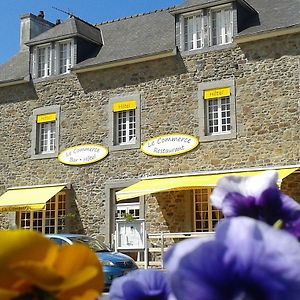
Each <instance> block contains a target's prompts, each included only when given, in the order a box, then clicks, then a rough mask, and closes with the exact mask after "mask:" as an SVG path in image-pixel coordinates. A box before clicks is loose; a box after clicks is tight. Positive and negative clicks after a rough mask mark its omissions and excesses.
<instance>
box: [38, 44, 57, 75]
mask: <svg viewBox="0 0 300 300" xmlns="http://www.w3.org/2000/svg"><path fill="white" fill-rule="evenodd" d="M41 49H48V51H47V52H45V62H44V75H43V76H39V57H40V55H39V51H40V50H41ZM46 57H47V58H48V59H47V62H48V64H47V63H46ZM47 69H48V70H49V74H46V75H45V73H46V70H47ZM47 73H48V72H47ZM53 73H54V72H53V50H52V44H51V43H47V44H43V45H39V46H36V47H34V49H33V74H34V78H37V79H42V78H48V77H50V76H52V75H53Z"/></svg>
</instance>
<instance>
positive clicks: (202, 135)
mask: <svg viewBox="0 0 300 300" xmlns="http://www.w3.org/2000/svg"><path fill="white" fill-rule="evenodd" d="M198 88H199V89H198V98H199V105H198V112H199V139H200V140H201V141H202V142H209V141H217V140H230V139H235V138H236V137H237V128H236V127H237V124H236V103H235V79H234V78H228V79H222V80H217V81H209V82H201V83H199V84H198ZM220 88H229V89H230V95H229V105H230V131H229V130H227V131H222V130H219V132H215V133H213V134H211V133H210V132H209V131H208V118H207V102H208V101H212V100H214V99H212V100H210V99H204V94H205V91H206V90H211V89H220ZM215 99H222V97H220V98H215ZM219 115H220V118H222V113H219V111H218V118H219ZM225 117H226V118H228V116H225ZM219 124H222V120H220V121H219V119H218V125H219Z"/></svg>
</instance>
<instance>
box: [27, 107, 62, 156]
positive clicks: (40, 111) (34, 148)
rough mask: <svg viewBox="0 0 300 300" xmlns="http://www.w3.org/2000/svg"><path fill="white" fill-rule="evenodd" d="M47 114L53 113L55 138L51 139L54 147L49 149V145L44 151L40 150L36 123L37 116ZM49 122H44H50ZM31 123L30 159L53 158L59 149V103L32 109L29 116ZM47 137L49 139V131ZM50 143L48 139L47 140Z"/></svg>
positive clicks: (38, 128) (38, 125)
mask: <svg viewBox="0 0 300 300" xmlns="http://www.w3.org/2000/svg"><path fill="white" fill-rule="evenodd" d="M47 114H55V116H56V118H55V121H54V120H53V121H51V122H55V124H54V126H55V130H54V131H55V138H54V139H53V143H54V144H53V145H54V147H53V148H52V149H50V148H49V147H48V148H47V149H46V151H41V140H40V137H41V132H40V130H41V129H40V128H41V126H40V124H42V123H38V116H40V115H47ZM51 122H50V120H49V122H45V123H51ZM31 123H32V131H31V149H30V152H31V158H32V159H44V158H55V157H57V156H58V151H59V124H60V106H59V105H51V106H44V107H39V108H36V109H34V110H33V113H32V116H31ZM48 137H49V139H50V132H49V133H48ZM48 141H49V143H50V140H48Z"/></svg>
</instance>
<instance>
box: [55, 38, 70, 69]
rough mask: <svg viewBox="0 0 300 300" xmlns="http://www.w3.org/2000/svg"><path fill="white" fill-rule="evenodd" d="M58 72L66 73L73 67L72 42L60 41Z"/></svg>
mask: <svg viewBox="0 0 300 300" xmlns="http://www.w3.org/2000/svg"><path fill="white" fill-rule="evenodd" d="M57 51H58V53H57V56H58V73H59V74H65V73H69V72H70V68H71V67H72V42H71V41H67V42H62V43H58V49H57Z"/></svg>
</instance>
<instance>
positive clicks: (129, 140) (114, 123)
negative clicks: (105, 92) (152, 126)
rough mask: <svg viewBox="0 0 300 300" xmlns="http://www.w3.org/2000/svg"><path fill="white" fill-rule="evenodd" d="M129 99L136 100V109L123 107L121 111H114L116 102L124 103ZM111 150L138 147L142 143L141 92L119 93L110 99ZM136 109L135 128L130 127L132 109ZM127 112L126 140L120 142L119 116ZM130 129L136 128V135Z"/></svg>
mask: <svg viewBox="0 0 300 300" xmlns="http://www.w3.org/2000/svg"><path fill="white" fill-rule="evenodd" d="M128 101H135V104H136V108H135V109H123V110H120V111H114V109H113V107H114V104H116V103H123V102H128ZM108 109H109V119H108V122H109V128H110V130H109V150H110V151H119V150H127V149H138V148H140V145H141V95H140V94H138V93H137V94H126V95H119V96H115V97H113V98H110V100H109V106H108ZM133 110H134V115H135V117H134V118H135V121H134V123H135V125H134V128H135V129H133V128H130V117H129V114H130V111H133ZM121 114H125V115H126V116H125V120H126V121H125V131H126V134H125V140H124V141H121V142H119V140H118V137H119V128H118V116H119V115H121ZM130 130H134V131H135V132H134V136H132V134H131V133H130Z"/></svg>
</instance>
